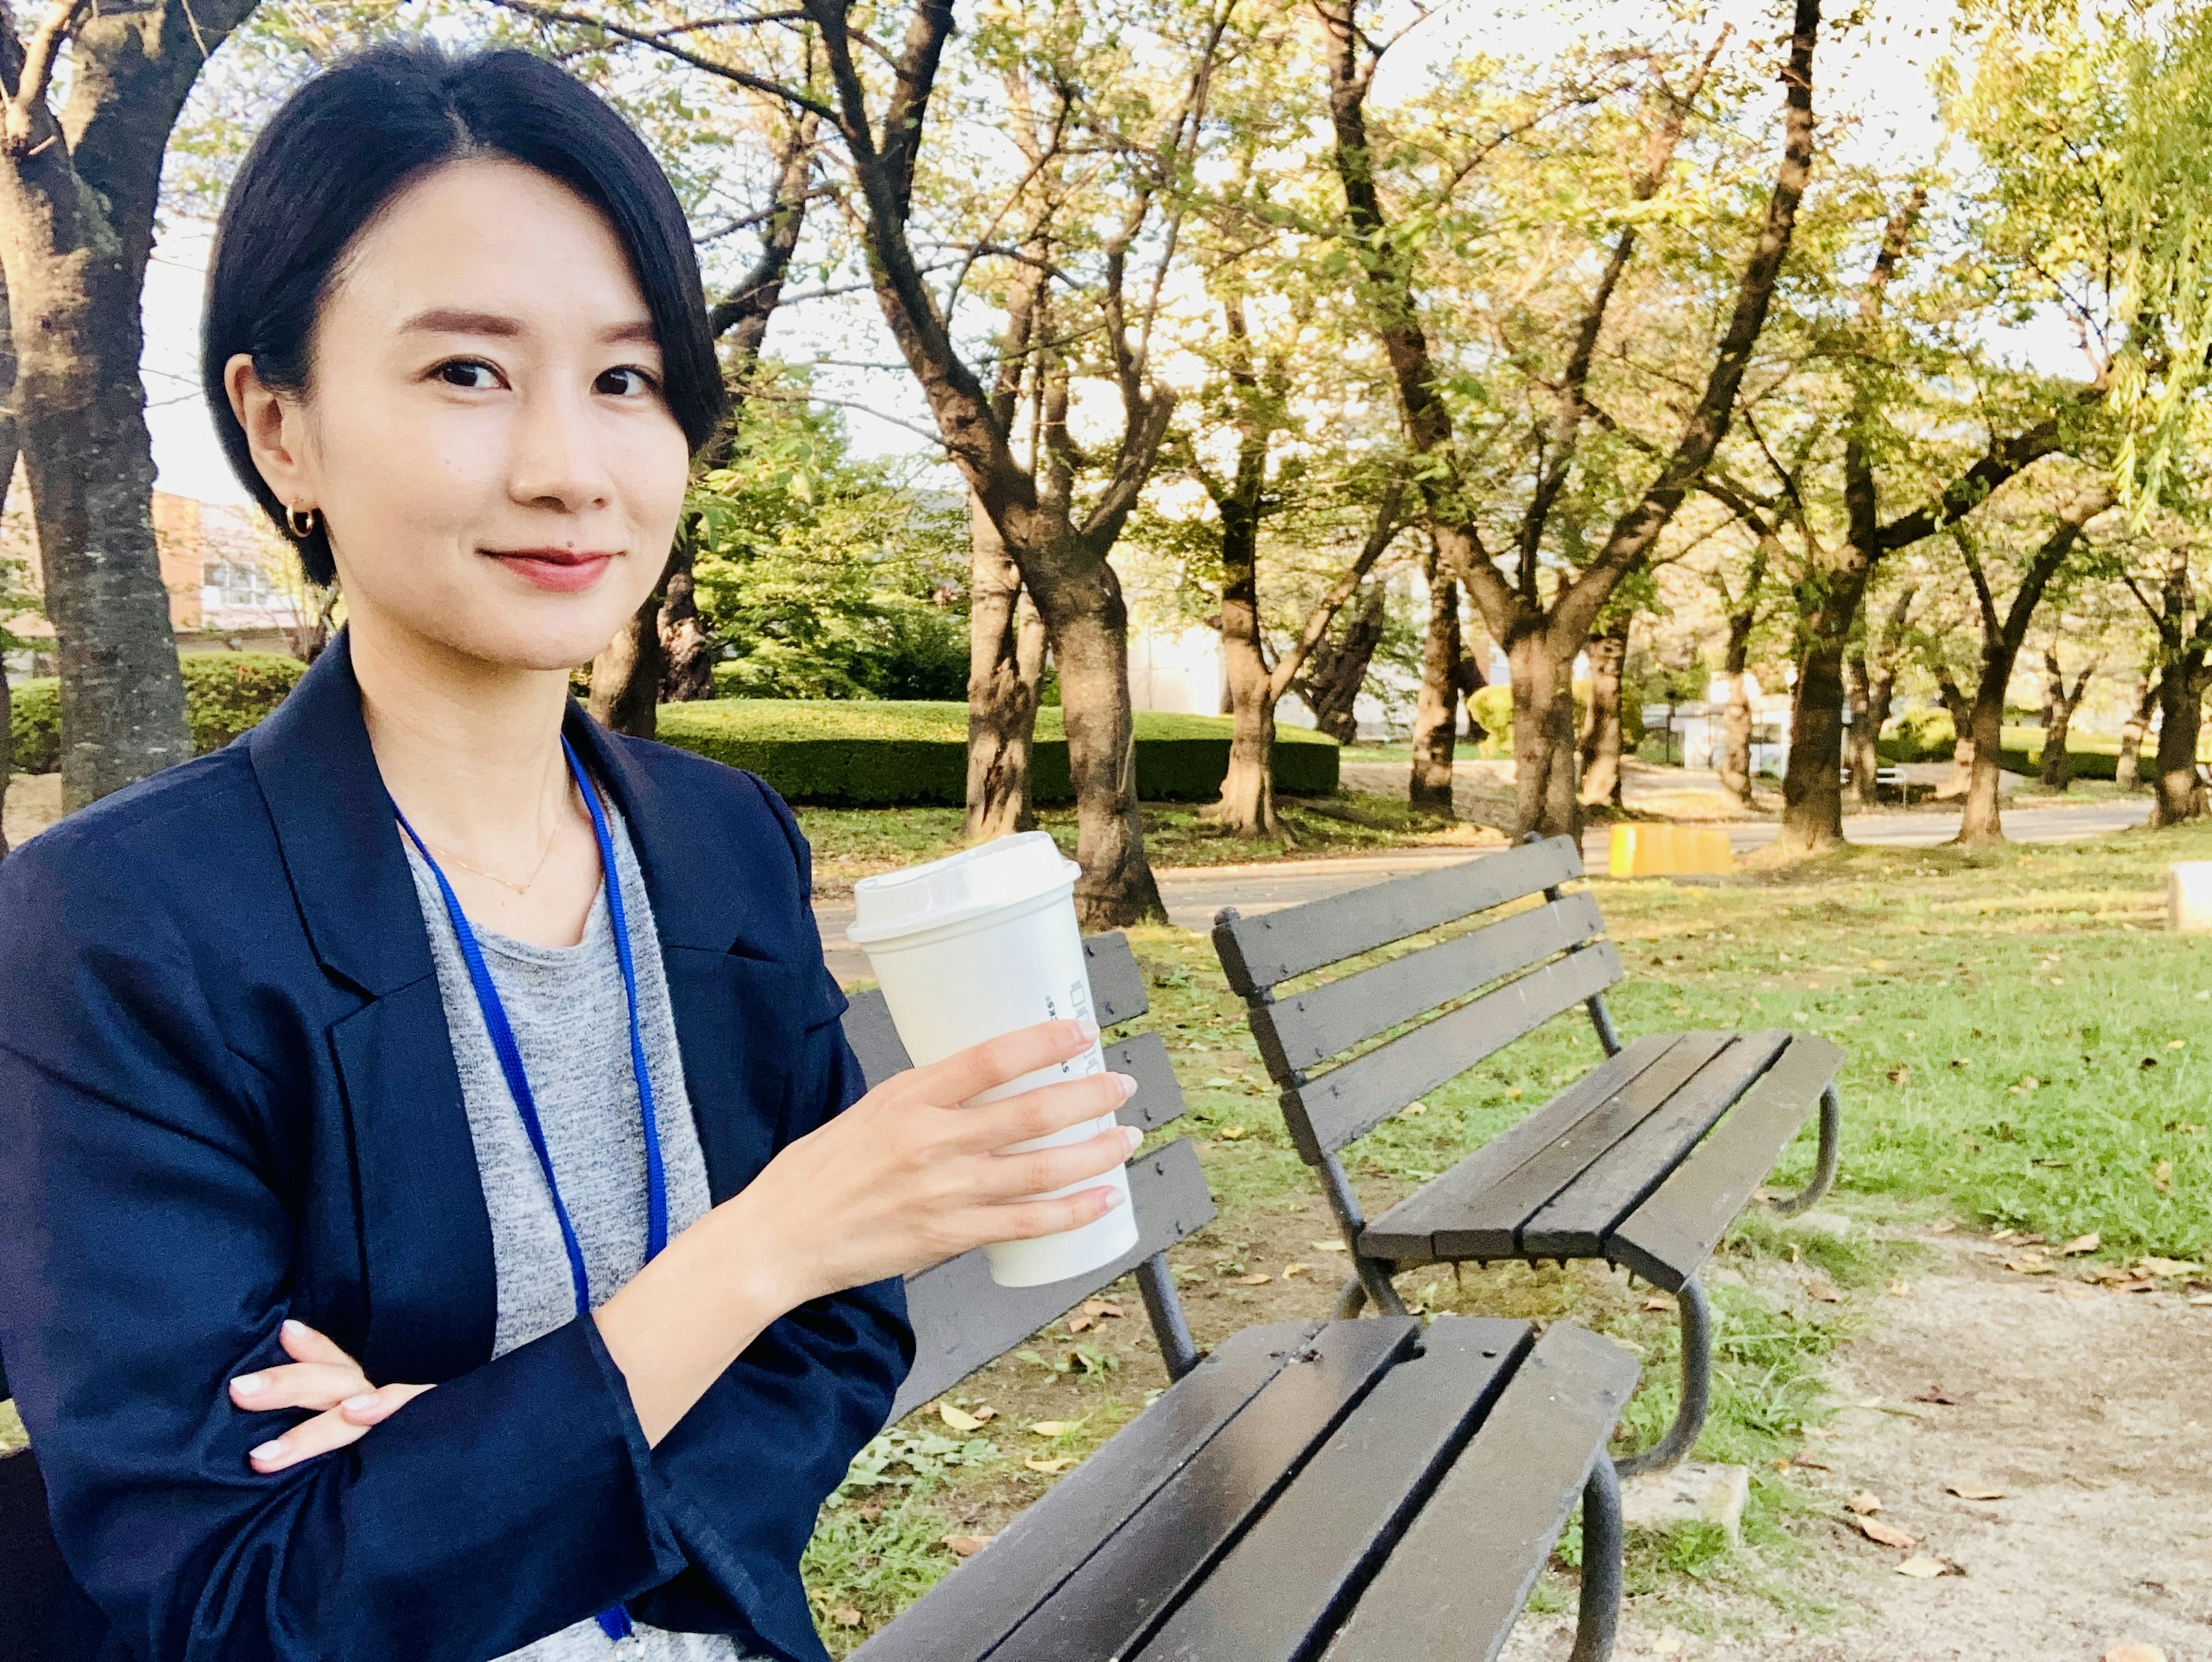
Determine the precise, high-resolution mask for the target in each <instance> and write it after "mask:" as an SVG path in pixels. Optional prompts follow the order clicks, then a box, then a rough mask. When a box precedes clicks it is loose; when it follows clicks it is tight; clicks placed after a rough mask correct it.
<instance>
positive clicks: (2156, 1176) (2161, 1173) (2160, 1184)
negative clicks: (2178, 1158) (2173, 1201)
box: [2150, 1160, 2173, 1195]
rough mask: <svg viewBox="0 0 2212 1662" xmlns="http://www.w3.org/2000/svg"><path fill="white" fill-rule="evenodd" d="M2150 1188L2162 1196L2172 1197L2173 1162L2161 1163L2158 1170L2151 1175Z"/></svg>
mask: <svg viewBox="0 0 2212 1662" xmlns="http://www.w3.org/2000/svg"><path fill="white" fill-rule="evenodd" d="M2150 1186H2151V1187H2152V1188H2154V1189H2155V1190H2158V1192H2159V1193H2160V1194H2161V1195H2170V1194H2172V1192H2173V1162H2172V1160H2160V1161H2159V1163H2158V1170H2156V1171H2155V1172H2152V1173H2151V1174H2150Z"/></svg>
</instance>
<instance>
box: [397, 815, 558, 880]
mask: <svg viewBox="0 0 2212 1662" xmlns="http://www.w3.org/2000/svg"><path fill="white" fill-rule="evenodd" d="M561 795H562V807H567V806H568V792H567V791H563V792H562V794H561ZM560 837H561V822H560V820H559V819H556V820H554V822H553V829H552V830H551V831H548V832H547V833H546V835H545V846H544V848H543V849H539V850H538V863H537V864H536V865H534V866H532V868H530V875H529V876H527V877H526V878H524V879H523V880H522V881H520V883H518V882H516V881H515V880H513V878H511V877H501V875H500V874H498V873H497V872H488V871H486V870H485V869H484V868H483V867H481V866H471V864H469V862H468V861H465V860H464V859H462V858H461V857H460V855H458V854H455V853H454V852H453V850H452V849H449V848H447V847H446V845H445V844H444V843H437V842H432V841H431V839H430V838H429V837H424V838H423V839H422V840H423V841H424V842H425V843H429V844H430V846H431V847H432V848H434V849H437V850H438V852H439V853H441V854H442V855H445V856H446V858H447V860H449V861H452V862H453V864H454V865H456V866H459V868H461V869H462V870H463V871H465V872H468V873H471V874H474V875H475V876H477V877H481V878H483V879H486V880H489V881H490V882H494V883H496V884H498V885H499V886H500V887H501V888H503V889H512V890H513V891H514V892H515V894H516V895H517V896H518V897H520V896H525V895H527V894H528V893H529V892H530V886H531V885H532V883H535V882H536V881H537V880H538V876H539V875H540V874H542V873H543V872H544V869H545V862H546V861H548V860H550V859H551V858H552V857H553V844H554V843H556V842H558V841H559V840H560Z"/></svg>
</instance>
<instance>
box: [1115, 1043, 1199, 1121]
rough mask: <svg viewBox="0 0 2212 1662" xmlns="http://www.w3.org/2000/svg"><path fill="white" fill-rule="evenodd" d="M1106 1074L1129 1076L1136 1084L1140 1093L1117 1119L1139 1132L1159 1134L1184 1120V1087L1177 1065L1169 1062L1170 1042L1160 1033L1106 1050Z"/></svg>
mask: <svg viewBox="0 0 2212 1662" xmlns="http://www.w3.org/2000/svg"><path fill="white" fill-rule="evenodd" d="M1106 1070H1107V1071H1108V1072H1109V1073H1114V1074H1127V1075H1128V1076H1129V1077H1130V1078H1131V1079H1133V1080H1135V1081H1137V1093H1136V1094H1135V1095H1134V1096H1133V1097H1131V1098H1130V1099H1128V1100H1127V1102H1125V1103H1123V1104H1122V1105H1121V1109H1120V1111H1119V1112H1118V1114H1117V1115H1116V1116H1115V1117H1117V1118H1119V1119H1120V1120H1121V1123H1122V1124H1124V1125H1133V1126H1135V1127H1136V1128H1137V1129H1139V1131H1157V1130H1158V1129H1159V1128H1160V1127H1161V1126H1163V1125H1171V1124H1173V1123H1175V1122H1176V1120H1178V1119H1181V1118H1182V1113H1183V1099H1182V1085H1181V1084H1180V1083H1178V1082H1177V1081H1176V1073H1175V1064H1174V1063H1173V1062H1170V1061H1169V1060H1168V1044H1167V1040H1166V1039H1164V1038H1161V1037H1160V1035H1159V1034H1158V1033H1139V1034H1138V1035H1137V1036H1136V1037H1135V1038H1133V1039H1129V1040H1127V1041H1126V1042H1124V1043H1122V1044H1109V1045H1108V1046H1107V1047H1106Z"/></svg>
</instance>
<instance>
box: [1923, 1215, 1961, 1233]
mask: <svg viewBox="0 0 2212 1662" xmlns="http://www.w3.org/2000/svg"><path fill="white" fill-rule="evenodd" d="M1957 1227H1959V1226H1958V1223H1957V1221H1955V1220H1954V1219H1951V1218H1938V1219H1936V1221H1935V1222H1933V1223H1931V1224H1929V1226H1928V1233H1929V1234H1931V1235H1948V1234H1949V1233H1951V1232H1952V1231H1953V1230H1954V1229H1956V1228H1957Z"/></svg>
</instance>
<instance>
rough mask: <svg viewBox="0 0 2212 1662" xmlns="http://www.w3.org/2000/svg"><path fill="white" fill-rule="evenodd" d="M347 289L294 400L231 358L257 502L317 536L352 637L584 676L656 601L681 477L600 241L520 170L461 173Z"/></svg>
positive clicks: (405, 201)
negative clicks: (262, 482)
mask: <svg viewBox="0 0 2212 1662" xmlns="http://www.w3.org/2000/svg"><path fill="white" fill-rule="evenodd" d="M660 373H661V365H660V350H659V347H658V346H656V345H655V344H654V343H653V328H652V320H651V316H650V314H649V313H648V312H647V309H646V304H645V297H644V295H642V294H641V292H640V291H639V289H638V285H637V282H636V280H635V277H632V276H631V274H630V270H629V262H628V260H627V259H625V257H624V255H623V247H622V244H621V242H620V241H619V240H617V238H616V235H615V234H614V231H613V230H612V228H611V227H609V225H608V224H607V222H606V221H605V219H604V218H602V217H601V216H600V215H599V212H598V210H595V209H594V208H592V206H591V205H590V204H588V203H586V201H585V200H584V199H583V198H580V197H579V196H577V195H576V194H575V193H574V192H572V191H570V190H569V189H568V187H567V186H564V185H562V184H560V183H559V182H558V181H556V180H553V179H550V178H549V177H547V176H546V175H545V174H541V173H538V172H537V171H536V170H535V169H533V168H530V167H523V166H521V165H520V164H519V163H515V162H512V161H491V160H472V161H459V162H454V163H452V164H450V165H448V166H446V167H441V168H439V169H438V170H437V171H435V173H432V174H428V176H426V177H425V178H423V179H422V180H420V181H418V182H417V183H416V184H415V185H413V186H410V187H409V188H408V189H406V190H405V191H404V192H402V193H401V194H400V195H399V196H398V197H397V198H394V199H393V200H392V203H391V204H388V205H387V207H386V210H384V212H383V213H382V214H380V216H378V217H377V218H376V219H375V220H374V221H373V222H371V223H370V225H369V226H368V228H366V229H365V230H364V231H363V232H362V234H361V235H360V236H359V237H358V238H357V239H356V241H355V244H354V246H353V247H352V249H351V250H350V251H349V253H348V254H347V256H346V258H345V259H344V260H343V263H342V264H341V265H340V266H339V268H338V271H337V282H336V283H335V285H334V287H333V288H332V289H331V293H330V295H328V297H327V298H326V299H325V302H324V304H323V307H322V311H321V314H320V315H319V318H318V320H317V322H316V328H315V336H314V351H313V365H312V368H311V371H310V376H309V389H308V393H307V397H306V399H304V400H295V399H290V398H289V397H286V396H283V395H273V396H272V395H270V394H268V393H265V392H263V391H261V390H260V389H259V383H258V380H255V379H254V378H253V376H252V363H251V360H250V359H248V358H246V356H244V355H242V354H241V355H240V356H238V357H236V358H234V359H233V360H232V361H231V363H230V364H229V366H228V369H227V372H226V378H227V381H228V386H229V387H230V391H231V399H232V404H233V407H234V408H235V409H237V410H238V411H239V412H240V420H241V422H243V423H244V424H245V426H246V433H247V435H248V437H249V439H250V440H251V441H252V444H253V448H254V454H255V459H256V460H257V461H258V463H259V465H260V466H261V470H262V473H263V476H264V478H267V479H268V481H269V484H270V488H271V489H272V490H275V491H276V495H277V496H278V498H279V499H280V500H281V501H283V502H286V503H288V504H289V505H291V506H292V507H295V508H310V507H311V508H314V509H315V510H316V511H317V512H318V513H319V514H321V515H322V518H323V521H324V523H325V526H326V527H328V531H329V535H330V540H331V552H332V554H333V556H334V557H335V558H336V561H337V569H338V580H339V582H340V584H341V585H342V586H343V589H344V592H345V597H346V607H347V612H348V615H349V618H351V619H352V621H353V624H354V625H355V627H356V631H357V632H358V631H361V630H371V629H373V630H377V631H378V632H379V633H380V634H385V635H390V634H392V633H395V632H396V633H398V634H400V635H411V636H416V637H417V638H418V639H419V640H420V641H421V642H424V643H426V644H431V645H434V646H436V647H441V648H447V649H449V650H452V651H454V652H457V653H459V654H463V655H465V656H467V657H471V658H475V659H479V660H483V661H488V662H492V663H497V664H503V665H509V666H513V667H518V668H522V667H526V668H531V669H565V668H567V667H569V666H571V665H574V664H580V663H582V662H584V661H586V660H588V659H590V658H591V657H592V655H593V654H596V653H597V652H598V651H599V648H602V647H603V646H605V644H606V643H607V642H608V641H609V640H610V639H611V637H612V636H614V634H615V632H616V630H618V629H619V628H620V627H621V626H622V625H623V622H624V621H625V620H626V619H627V618H629V617H630V615H631V614H632V613H634V612H636V611H637V609H638V607H639V606H641V604H642V603H643V602H644V600H645V598H646V596H647V594H650V593H651V592H652V590H653V585H654V584H655V582H656V581H658V580H659V576H660V573H661V569H662V567H663V565H664V564H665V562H666V560H667V557H668V548H669V543H670V540H671V538H672V537H673V536H674V534H675V531H676V521H677V518H678V514H679V512H680V510H681V509H682V507H683V502H684V480H685V475H686V472H687V468H688V465H689V461H690V454H689V447H688V445H687V444H686V442H685V440H684V432H683V429H681V428H680V427H678V425H677V423H676V418H675V417H673V416H672V415H671V414H670V413H669V410H668V405H667V404H666V402H665V400H664V399H663V398H662V397H661V393H660Z"/></svg>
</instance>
